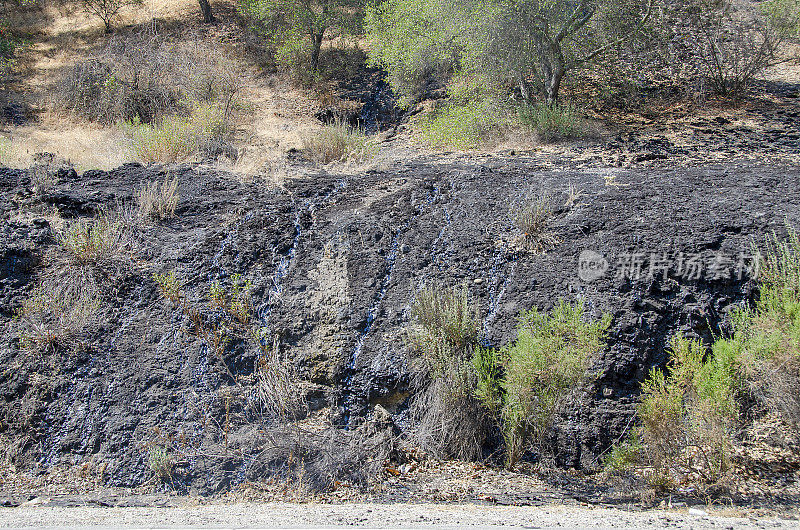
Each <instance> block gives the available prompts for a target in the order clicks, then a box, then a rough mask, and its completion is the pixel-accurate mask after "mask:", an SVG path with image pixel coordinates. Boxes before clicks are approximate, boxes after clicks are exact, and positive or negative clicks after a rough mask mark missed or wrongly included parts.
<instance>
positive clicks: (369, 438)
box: [246, 422, 395, 500]
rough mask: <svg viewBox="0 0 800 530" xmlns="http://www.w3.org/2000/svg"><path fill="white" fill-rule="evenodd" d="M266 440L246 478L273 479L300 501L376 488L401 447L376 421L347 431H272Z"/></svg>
mask: <svg viewBox="0 0 800 530" xmlns="http://www.w3.org/2000/svg"><path fill="white" fill-rule="evenodd" d="M266 437H267V443H266V444H264V447H263V448H262V450H261V451H260V452H259V453H258V456H257V458H256V459H255V460H254V461H253V462H252V463H251V464H250V465H249V466H248V468H247V470H246V476H248V477H258V478H261V479H263V477H270V478H271V481H273V482H278V483H280V484H283V486H284V488H285V490H291V491H292V492H293V493H294V495H295V496H296V497H295V500H307V499H308V497H309V496H310V495H313V494H315V493H320V492H324V491H330V490H331V489H334V488H336V487H337V485H353V486H360V487H367V486H369V485H371V484H374V483H375V482H376V481H377V480H378V479H379V478H380V473H381V471H382V470H383V468H384V466H385V464H386V462H387V460H388V459H389V458H390V456H391V454H392V452H393V450H394V447H395V445H394V444H395V439H394V436H393V435H392V432H391V431H390V430H389V429H384V428H382V427H381V426H380V425H376V424H375V423H373V422H364V423H362V424H360V425H358V426H357V427H355V428H352V429H349V430H346V431H345V430H342V429H337V428H334V427H326V428H322V429H309V428H304V427H302V426H300V425H297V424H291V425H287V424H284V425H281V426H278V427H275V428H273V429H271V430H269V431H267V433H266Z"/></svg>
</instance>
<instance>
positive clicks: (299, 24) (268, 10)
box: [239, 0, 365, 72]
mask: <svg viewBox="0 0 800 530" xmlns="http://www.w3.org/2000/svg"><path fill="white" fill-rule="evenodd" d="M364 3H365V0H239V11H240V12H241V13H242V14H244V15H245V17H247V18H248V19H249V20H250V22H251V24H252V26H254V28H255V29H256V30H257V31H258V32H259V33H261V34H262V35H263V36H264V37H265V38H266V39H267V40H268V42H269V44H271V45H273V46H274V47H275V48H276V49H277V51H278V54H279V56H283V57H287V58H289V61H297V60H307V61H308V66H309V67H310V69H311V71H314V72H315V71H316V70H317V68H318V66H319V56H320V50H321V48H322V41H323V39H324V38H325V37H326V36H327V35H328V33H329V32H331V31H334V30H336V31H338V32H339V33H340V34H353V33H356V32H358V30H359V29H360V27H361V20H360V17H361V13H362V11H363V7H364ZM301 56H305V57H304V58H303V59H299V58H300V57H301ZM287 62H288V61H287Z"/></svg>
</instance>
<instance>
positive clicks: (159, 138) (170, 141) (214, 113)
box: [122, 105, 230, 163]
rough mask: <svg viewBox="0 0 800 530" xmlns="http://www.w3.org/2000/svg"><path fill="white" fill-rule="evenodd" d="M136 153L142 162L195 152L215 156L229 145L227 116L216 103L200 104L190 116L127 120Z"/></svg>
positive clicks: (125, 126) (180, 157) (171, 159)
mask: <svg viewBox="0 0 800 530" xmlns="http://www.w3.org/2000/svg"><path fill="white" fill-rule="evenodd" d="M122 129H123V131H124V132H125V134H126V136H127V137H128V140H129V142H130V146H131V151H132V152H133V155H134V156H135V157H136V158H137V159H138V160H139V161H141V162H144V163H153V162H177V161H180V160H184V159H186V158H188V157H190V156H192V155H194V154H196V153H200V154H202V155H206V156H214V155H217V154H219V153H220V152H225V151H227V150H228V149H229V146H228V144H227V138H228V136H229V133H230V128H229V124H228V117H227V116H226V114H225V112H224V111H223V110H222V109H220V108H219V107H217V106H215V105H199V106H197V107H195V108H194V109H193V110H192V112H191V114H190V115H189V116H186V117H183V116H174V115H172V116H165V117H164V118H162V119H161V120H160V121H159V122H158V123H157V124H155V125H152V124H145V123H140V122H138V121H131V122H124V123H123V125H122Z"/></svg>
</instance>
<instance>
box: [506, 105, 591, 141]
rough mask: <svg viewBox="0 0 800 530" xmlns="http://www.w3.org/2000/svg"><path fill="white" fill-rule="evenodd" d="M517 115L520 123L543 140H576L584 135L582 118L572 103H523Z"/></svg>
mask: <svg viewBox="0 0 800 530" xmlns="http://www.w3.org/2000/svg"><path fill="white" fill-rule="evenodd" d="M517 113H518V116H519V121H520V122H521V123H522V124H523V125H525V126H526V127H528V128H529V129H530V130H531V131H532V132H534V133H535V134H536V135H537V136H538V137H539V138H540V139H541V140H545V141H553V140H560V139H563V138H575V137H578V136H582V135H583V133H584V129H583V123H582V120H581V117H580V115H579V113H578V111H577V109H576V108H575V106H574V105H572V104H571V103H556V104H554V105H548V104H546V103H534V104H530V103H523V104H522V105H521V106H520V107H519V109H517Z"/></svg>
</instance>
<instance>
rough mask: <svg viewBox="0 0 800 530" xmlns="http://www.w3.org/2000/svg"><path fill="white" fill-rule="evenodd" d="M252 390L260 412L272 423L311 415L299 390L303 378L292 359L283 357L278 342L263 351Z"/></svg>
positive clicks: (256, 406)
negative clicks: (290, 360) (295, 368)
mask: <svg viewBox="0 0 800 530" xmlns="http://www.w3.org/2000/svg"><path fill="white" fill-rule="evenodd" d="M262 350H263V351H262V355H261V356H260V358H259V360H258V365H257V369H256V382H255V386H254V388H253V390H252V392H253V403H254V406H255V408H256V409H257V411H258V413H259V414H260V415H261V416H263V417H265V418H267V419H270V420H272V421H277V422H284V421H294V420H297V419H300V418H303V417H305V416H306V415H307V414H308V403H307V402H306V399H305V395H304V394H303V391H302V388H301V387H300V384H299V383H300V378H299V377H298V376H297V374H296V373H295V370H294V369H293V366H292V365H291V363H290V362H289V360H287V359H284V358H282V356H281V354H280V351H279V350H280V348H279V343H278V341H277V340H275V341H274V342H273V344H272V347H271V348H270V347H264V348H262Z"/></svg>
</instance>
